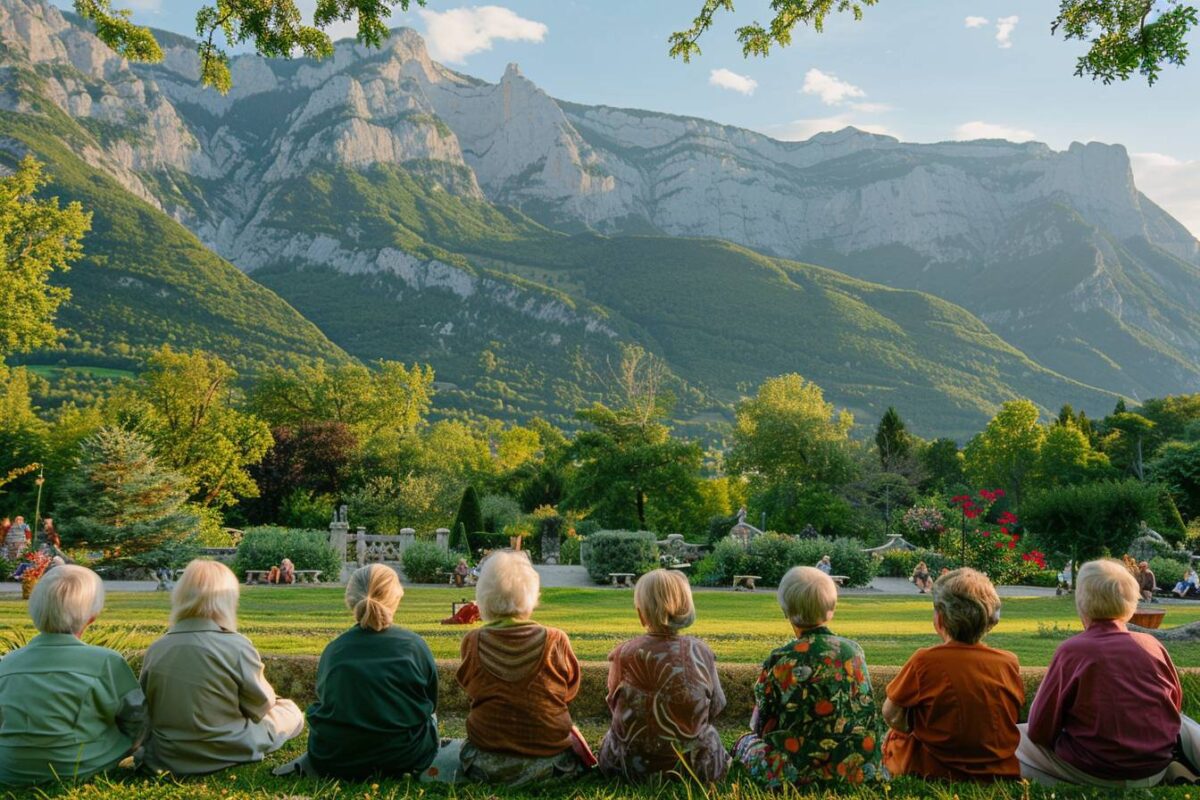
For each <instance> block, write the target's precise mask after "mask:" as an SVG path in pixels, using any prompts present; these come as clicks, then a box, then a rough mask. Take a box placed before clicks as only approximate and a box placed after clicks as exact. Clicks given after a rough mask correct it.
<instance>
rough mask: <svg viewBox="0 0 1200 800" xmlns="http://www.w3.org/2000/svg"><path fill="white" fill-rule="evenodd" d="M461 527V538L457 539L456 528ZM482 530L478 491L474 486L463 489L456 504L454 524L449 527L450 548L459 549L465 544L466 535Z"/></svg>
mask: <svg viewBox="0 0 1200 800" xmlns="http://www.w3.org/2000/svg"><path fill="white" fill-rule="evenodd" d="M460 526H461V527H462V529H463V531H464V534H463V540H462V541H458V536H459V533H458V529H459V527H460ZM481 530H483V510H482V509H481V508H480V506H479V493H478V492H476V491H475V487H474V486H467V488H466V489H465V490H463V496H462V501H461V502H459V504H458V513H457V514H455V515H454V525H452V526H451V528H450V532H451V534H450V549H451V550H461V549H464V548H465V547H466V546H467V544H466V537H467V536H469V535H470V534H472V533H475V532H478V531H481Z"/></svg>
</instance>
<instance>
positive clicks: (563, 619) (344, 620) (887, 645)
mask: <svg viewBox="0 0 1200 800" xmlns="http://www.w3.org/2000/svg"><path fill="white" fill-rule="evenodd" d="M470 596H471V590H469V589H467V590H465V591H464V590H456V589H448V588H426V587H415V588H410V589H409V590H408V593H407V594H406V595H405V598H404V602H403V603H402V604H401V605H400V610H399V613H398V615H397V621H398V622H399V623H400V624H401V625H404V626H406V627H408V628H411V629H412V630H414V631H416V632H417V633H420V634H421V635H422V636H423V637H425V639H426V641H428V642H429V646H430V647H431V648H432V649H433V654H434V655H435V656H436V657H438V658H457V657H458V643H459V640H460V638H461V637H462V629H461V628H457V627H453V626H444V625H441V624H439V620H441V619H442V618H443V617H447V616H449V614H450V603H451V602H452V601H454V600H459V599H461V598H463V597H470ZM696 606H697V621H696V625H695V626H694V627H693V628H692V630H691V632H692V633H694V634H695V635H697V636H700V637H702V638H704V639H705V640H706V641H707V642H708V643H709V644H710V645H711V646H712V648H713V650H714V651H715V652H716V654H717V658H718V659H720V660H722V661H727V662H731V663H732V662H745V663H757V662H760V661H762V659H763V658H764V657H765V656H766V654H767V653H768V652H769V651H770V650H771V649H772V648H773V647H776V646H777V645H779V644H781V643H782V642H784V641H786V640H787V639H788V638H790V636H791V633H790V630H789V628H788V625H787V623H786V622H785V621H784V619H783V616H782V614H781V613H780V611H779V607H778V606H777V605H776V603H775V596H774V593H773V592H769V591H760V592H757V593H754V594H749V593H740V592H739V593H734V592H698V593H697V594H696ZM1164 607H1165V608H1167V616H1166V620H1165V622H1164V625H1165V626H1168V627H1169V626H1173V625H1180V624H1183V623H1185V622H1194V621H1196V620H1200V604H1197V605H1174V604H1172V605H1167V606H1164ZM167 613H168V598H167V595H166V593H165V592H153V593H113V594H110V595H109V596H108V600H107V602H106V604H105V611H104V614H103V615H101V617H100V619H99V620H97V622H96V628H97V629H98V630H101V629H112V628H119V629H124V630H126V631H128V632H130V638H131V639H132V641H131V642H130V646H132V647H134V648H136V649H143V648H145V647H146V646H147V645H149V644H150V642H152V641H153V640H154V639H155V638H157V637H158V636H159V635H161V634H162V632H163V631H164V630H165V628H166V623H167ZM931 613H932V612H931V604H930V602H929V599H928V598H927V597H921V596H917V595H914V596H911V597H895V596H871V595H848V596H846V597H843V598H842V599H841V601H840V602H839V603H838V611H837V616H836V617H835V618H834V621H833V624H832V628H833V630H834V631H835V632H836V633H838V634H841V635H843V636H848V637H850V638H853V639H856V640H858V642H859V643H860V644H862V647H863V649H864V651H865V652H866V654H867V662H868V663H869V664H878V665H900V664H903V663H904V662H905V661H906V660H907V659H908V657H909V656H910V655H911V654H912V652H913V651H914V650H916V649H917V648H918V647H925V646H928V645H931V644H935V643H936V639H935V636H934V633H933V627H932V624H931V621H930V617H931ZM536 616H537V619H538V620H539V621H541V622H543V623H545V624H547V625H554V626H556V627H559V628H562V629H563V630H565V631H566V632H567V633H568V634H569V635H570V637H571V642H572V644H573V645H574V647H575V652H576V653H577V654H578V656H579V658H581V659H583V660H585V661H602V660H604V659H605V658H606V657H607V655H608V653H609V651H610V650H612V648H613V646H614V645H616V644H617V643H618V642H620V641H622V640H624V639H628V638H629V637H631V636H633V635H635V634H636V633H639V632H640V630H641V629H640V627H639V626H638V622H637V615H636V614H635V613H634V610H633V593H632V592H630V591H619V590H613V589H547V590H545V592H544V593H543V596H542V606H541V608H540V609H539V610H538V613H537V615H536ZM239 618H240V630H241V631H242V632H243V633H244V634H246V635H247V636H248V637H250V639H251V640H252V641H253V642H254V643H255V645H257V646H258V648H259V650H261V651H262V652H264V653H274V654H287V655H294V654H308V655H319V654H320V652H321V650H322V649H323V648H324V647H325V644H326V643H327V642H329V641H330V640H331V639H333V638H334V637H335V636H337V635H338V634H339V633H341V632H342V631H344V630H345V629H346V628H348V627H349V625H350V614H349V612H348V611H347V610H346V608H345V607H344V605H343V604H342V590H341V589H340V588H336V587H329V588H325V587H304V588H299V587H297V588H279V587H265V586H263V587H248V588H246V589H245V590H244V591H243V593H242V602H241V612H240V614H239ZM10 626H11V627H15V628H21V629H26V630H31V628H30V625H29V619H28V617H27V616H26V614H25V604H24V603H23V602H22V601H20V600H19V599H17V598H15V597H13V596H11V595H9V596H5V599H2V600H0V630H3V629H5V628H7V627H10ZM1079 629H1080V624H1079V620H1078V618H1076V616H1075V605H1074V602H1073V600H1072V599H1071V598H1070V597H1061V598H1058V597H1046V598H1010V599H1006V600H1005V601H1004V611H1003V619H1002V621H1001V622H1000V625H999V626H998V627H997V628H996V630H995V632H994V633H993V634H992V635H991V636H990V637H989V638H988V641H989V642H990V643H991V644H992V645H994V646H996V647H1003V648H1005V649H1008V650H1012V651H1013V652H1015V653H1016V654H1017V655H1018V656H1019V657H1020V659H1021V663H1022V664H1024V665H1025V666H1031V667H1037V666H1045V665H1046V664H1048V663H1049V662H1050V656H1051V654H1052V653H1053V652H1054V648H1055V647H1056V646H1057V645H1058V642H1059V641H1061V640H1062V639H1063V638H1065V637H1066V636H1067V635H1069V634H1070V633H1073V632H1077V631H1078V630H1079ZM1170 651H1171V656H1172V657H1173V658H1174V659H1175V663H1176V664H1177V665H1179V666H1181V667H1200V644H1185V645H1170ZM1197 798H1198V800H1200V793H1198V794H1197Z"/></svg>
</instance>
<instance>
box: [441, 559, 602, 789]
mask: <svg viewBox="0 0 1200 800" xmlns="http://www.w3.org/2000/svg"><path fill="white" fill-rule="evenodd" d="M540 588H541V586H540V582H539V579H538V574H537V572H536V571H535V570H534V569H533V565H532V564H531V563H530V561H529V557H528V556H527V555H526V554H525V553H522V552H518V551H513V550H497V551H495V552H493V553H492V554H491V555H490V556H488V557H487V559H486V560H484V562H483V564H482V565H481V569H480V574H479V583H478V584H476V586H475V601H476V603H478V605H479V612H480V615H481V616H482V617H483V621H484V623H486V624H485V625H484V626H483V627H482V628H479V629H476V630H472V631H469V632H468V633H467V635H466V636H464V637H463V641H462V665H461V666H460V667H459V669H458V683H459V685H460V686H462V688H463V690H464V691H465V692H466V693H467V698H468V699H469V700H470V712H469V713H468V715H467V739H466V742H465V743H464V744H463V746H462V754H461V758H460V762H461V766H462V773H463V775H464V776H465V777H466V778H467V779H469V780H474V781H481V782H485V783H497V784H509V785H514V786H515V785H523V784H528V783H534V782H540V781H545V780H550V779H555V780H561V779H567V778H573V777H575V776H576V775H579V774H581V773H582V772H583V770H584V763H583V761H581V759H580V757H579V756H577V755H576V752H575V750H574V748H575V747H576V738H575V734H576V732H575V729H574V725H573V724H572V722H571V713H570V711H569V710H568V708H567V705H568V703H570V702H571V701H572V700H574V699H575V696H576V695H577V694H579V684H580V680H581V674H580V668H579V661H578V660H577V659H576V658H575V653H574V651H573V650H572V649H571V642H570V640H568V639H567V635H566V634H565V633H563V632H562V631H560V630H558V629H557V628H549V627H546V626H544V625H540V624H538V623H537V622H534V621H533V619H532V616H533V611H534V609H535V608H537V605H538V596H539V592H540Z"/></svg>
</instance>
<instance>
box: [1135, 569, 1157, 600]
mask: <svg viewBox="0 0 1200 800" xmlns="http://www.w3.org/2000/svg"><path fill="white" fill-rule="evenodd" d="M1137 581H1138V589H1140V590H1141V593H1142V600H1144V601H1146V602H1148V603H1157V602H1158V600H1156V599H1154V591H1155V589H1157V588H1158V583H1157V582H1155V579H1154V573H1153V572H1152V571H1151V570H1150V562H1148V561H1140V562H1138V574H1137Z"/></svg>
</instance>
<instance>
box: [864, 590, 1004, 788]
mask: <svg viewBox="0 0 1200 800" xmlns="http://www.w3.org/2000/svg"><path fill="white" fill-rule="evenodd" d="M999 621H1000V597H999V595H997V594H996V589H995V587H993V586H992V582H991V581H989V580H988V579H987V576H985V575H983V574H982V573H979V572H976V571H975V570H973V569H956V570H954V571H953V572H949V573H947V574H945V575H943V576H942V577H940V578H938V580H937V583H935V584H934V585H933V627H934V630H936V631H937V633H938V635H939V636H940V637H941V638H942V644H940V645H938V646H936V647H929V648H925V649H923V650H918V651H917V652H916V653H915V654H914V655H913V657H912V658H910V659H909V660H908V663H907V664H905V665H904V667H903V668H902V669H901V670H900V674H898V675H897V676H896V677H895V679H893V680H892V682H891V683H889V684H888V687H887V699H886V700H884V702H883V717H884V719H885V720H886V721H887V723H888V725H890V726H891V728H892V730H891V731H889V732H888V735H887V738H886V739H885V740H884V742H883V763H884V765H885V766H886V767H887V768H888V771H889V772H890V773H891V774H892V775H915V776H917V777H921V778H941V779H945V780H952V781H963V780H978V781H990V780H994V779H996V778H1013V779H1015V778H1019V777H1020V776H1021V767H1020V765H1019V764H1018V763H1017V758H1016V755H1015V754H1016V750H1017V742H1018V741H1019V740H1020V734H1018V733H1017V719H1018V718H1019V715H1020V713H1021V706H1023V705H1024V704H1025V686H1024V684H1023V683H1021V667H1020V664H1019V663H1018V661H1017V657H1016V656H1015V655H1013V654H1012V653H1009V652H1007V651H1004V650H993V649H992V648H990V647H987V646H986V645H984V644H983V643H982V640H983V637H984V634H986V633H987V632H988V631H990V630H991V629H992V628H993V627H994V626H995V625H996V623H997V622H999Z"/></svg>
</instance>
